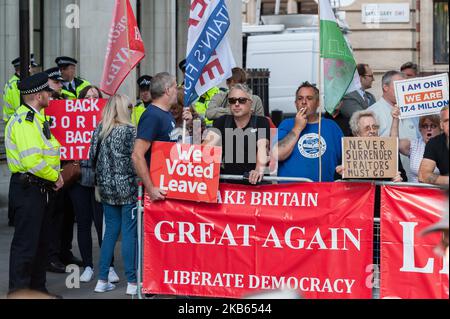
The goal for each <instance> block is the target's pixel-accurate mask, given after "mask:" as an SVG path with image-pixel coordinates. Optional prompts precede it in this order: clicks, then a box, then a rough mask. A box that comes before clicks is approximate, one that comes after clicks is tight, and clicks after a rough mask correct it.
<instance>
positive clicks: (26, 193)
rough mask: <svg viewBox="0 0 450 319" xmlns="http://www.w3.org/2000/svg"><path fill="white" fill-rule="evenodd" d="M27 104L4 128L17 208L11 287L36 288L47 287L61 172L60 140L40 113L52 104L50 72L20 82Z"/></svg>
mask: <svg viewBox="0 0 450 319" xmlns="http://www.w3.org/2000/svg"><path fill="white" fill-rule="evenodd" d="M19 90H20V92H21V94H22V97H23V104H22V105H21V106H20V107H19V108H18V109H17V110H16V112H15V114H14V115H13V116H12V117H11V118H10V120H9V121H8V124H7V126H6V130H5V147H6V157H7V160H8V167H9V170H10V171H11V173H12V177H11V181H10V187H9V201H10V203H11V205H12V207H13V208H14V211H15V223H14V226H15V232H14V237H13V240H12V243H11V251H10V267H9V291H10V293H11V292H15V291H19V290H23V289H31V290H36V291H41V292H45V293H47V289H46V286H45V282H46V266H47V256H48V244H49V239H48V232H49V213H50V207H51V205H52V200H53V198H54V196H55V192H56V191H58V190H59V189H61V188H62V186H63V185H64V181H63V179H62V177H61V174H60V144H59V143H58V141H57V140H56V139H55V137H54V136H53V135H52V134H51V132H50V125H49V122H48V121H47V120H46V118H45V117H44V116H43V115H42V114H41V110H42V109H43V108H46V107H47V106H48V101H49V96H50V91H51V89H50V88H49V85H48V75H47V74H46V73H43V72H42V73H38V74H35V75H33V76H31V77H28V78H26V79H23V80H21V81H20V83H19Z"/></svg>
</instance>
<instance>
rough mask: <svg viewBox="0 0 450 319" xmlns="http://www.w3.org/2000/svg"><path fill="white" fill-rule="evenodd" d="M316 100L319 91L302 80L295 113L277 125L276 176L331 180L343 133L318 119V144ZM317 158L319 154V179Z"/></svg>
mask: <svg viewBox="0 0 450 319" xmlns="http://www.w3.org/2000/svg"><path fill="white" fill-rule="evenodd" d="M319 103H320V101H319V90H318V89H317V88H316V87H315V86H313V85H312V84H310V83H308V82H304V83H303V84H302V85H301V86H300V87H299V88H298V90H297V92H296V95H295V106H296V108H297V112H298V113H297V116H296V117H295V118H291V119H287V120H284V121H283V122H282V123H281V124H280V127H279V128H278V143H277V144H276V145H275V149H274V156H275V158H276V159H278V161H279V168H278V176H280V177H302V178H309V179H311V180H313V181H316V182H318V181H319V180H322V181H323V182H332V181H334V171H335V168H336V166H337V165H338V164H339V163H341V159H342V147H341V145H342V142H341V139H342V137H343V134H342V131H341V129H340V128H339V127H338V126H337V124H336V123H334V122H333V121H331V120H328V119H321V132H320V143H319V114H318V113H317V110H318V109H319ZM319 145H320V151H319ZM319 157H322V176H321V178H320V177H319Z"/></svg>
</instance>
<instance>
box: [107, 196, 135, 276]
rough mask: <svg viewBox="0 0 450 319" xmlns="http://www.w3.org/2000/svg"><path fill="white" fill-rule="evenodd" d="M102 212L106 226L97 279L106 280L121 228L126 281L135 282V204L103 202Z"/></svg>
mask: <svg viewBox="0 0 450 319" xmlns="http://www.w3.org/2000/svg"><path fill="white" fill-rule="evenodd" d="M103 213H104V215H105V224H106V227H105V235H104V237H103V243H102V247H101V252H100V267H99V268H100V273H99V279H100V280H103V281H108V273H109V265H110V264H111V259H112V256H113V254H114V247H115V246H116V242H117V239H118V238H119V234H120V231H121V230H122V258H123V261H124V266H125V276H126V277H127V281H128V282H130V283H136V282H137V279H136V252H137V209H136V204H129V205H123V206H113V205H108V204H105V203H103Z"/></svg>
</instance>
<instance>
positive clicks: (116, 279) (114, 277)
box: [108, 267, 120, 283]
mask: <svg viewBox="0 0 450 319" xmlns="http://www.w3.org/2000/svg"><path fill="white" fill-rule="evenodd" d="M108 281H109V282H112V283H117V282H119V281H120V279H119V276H117V273H116V271H115V270H114V268H113V267H109V274H108Z"/></svg>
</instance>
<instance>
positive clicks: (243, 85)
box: [230, 83, 253, 101]
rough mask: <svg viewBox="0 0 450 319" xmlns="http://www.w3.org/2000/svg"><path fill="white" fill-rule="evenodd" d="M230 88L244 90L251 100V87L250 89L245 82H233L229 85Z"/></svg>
mask: <svg viewBox="0 0 450 319" xmlns="http://www.w3.org/2000/svg"><path fill="white" fill-rule="evenodd" d="M232 90H241V91H243V92H245V93H246V94H247V96H248V98H249V99H250V100H252V101H253V92H252V89H250V88H249V87H248V85H247V84H243V83H238V84H235V85H233V86H232V87H231V89H230V92H231V91H232Z"/></svg>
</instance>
